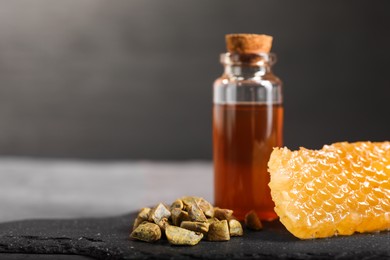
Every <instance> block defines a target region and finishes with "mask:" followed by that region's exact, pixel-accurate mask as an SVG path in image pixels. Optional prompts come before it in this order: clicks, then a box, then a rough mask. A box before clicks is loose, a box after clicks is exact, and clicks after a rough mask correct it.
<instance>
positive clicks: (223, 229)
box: [207, 220, 230, 241]
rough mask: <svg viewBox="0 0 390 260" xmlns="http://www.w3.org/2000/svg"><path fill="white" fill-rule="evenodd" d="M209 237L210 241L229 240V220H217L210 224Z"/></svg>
mask: <svg viewBox="0 0 390 260" xmlns="http://www.w3.org/2000/svg"><path fill="white" fill-rule="evenodd" d="M207 239H208V240H210V241H228V240H230V232H229V226H228V223H227V220H222V221H218V222H217V221H215V222H213V223H211V224H210V227H209V232H208V233H207Z"/></svg>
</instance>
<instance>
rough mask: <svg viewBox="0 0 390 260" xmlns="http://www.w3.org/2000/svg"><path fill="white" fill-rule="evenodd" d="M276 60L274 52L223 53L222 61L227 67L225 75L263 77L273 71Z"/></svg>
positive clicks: (244, 77) (243, 77)
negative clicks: (272, 67)
mask: <svg viewBox="0 0 390 260" xmlns="http://www.w3.org/2000/svg"><path fill="white" fill-rule="evenodd" d="M275 62H276V55H275V54H273V53H229V52H227V53H223V54H221V63H222V64H223V66H224V67H225V72H224V75H225V76H227V77H236V78H237V77H239V78H241V79H246V78H254V77H262V76H264V75H265V74H267V73H271V66H272V65H273V64H274V63H275Z"/></svg>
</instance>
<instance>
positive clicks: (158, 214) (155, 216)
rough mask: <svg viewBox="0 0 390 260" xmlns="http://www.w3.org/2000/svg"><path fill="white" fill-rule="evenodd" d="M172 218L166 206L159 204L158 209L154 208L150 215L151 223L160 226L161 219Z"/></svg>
mask: <svg viewBox="0 0 390 260" xmlns="http://www.w3.org/2000/svg"><path fill="white" fill-rule="evenodd" d="M170 216H171V212H170V211H169V210H168V209H167V208H166V207H165V206H164V204H162V203H159V204H158V205H157V206H156V207H154V208H153V209H152V210H151V211H150V213H149V221H150V222H154V223H156V224H158V223H159V222H160V221H161V219H163V218H169V217H170Z"/></svg>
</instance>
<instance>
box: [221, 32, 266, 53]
mask: <svg viewBox="0 0 390 260" xmlns="http://www.w3.org/2000/svg"><path fill="white" fill-rule="evenodd" d="M271 47H272V36H269V35H265V34H243V33H242V34H227V35H226V48H227V50H228V52H235V53H259V52H265V53H269V52H270V50H271Z"/></svg>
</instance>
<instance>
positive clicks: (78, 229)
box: [0, 213, 390, 259]
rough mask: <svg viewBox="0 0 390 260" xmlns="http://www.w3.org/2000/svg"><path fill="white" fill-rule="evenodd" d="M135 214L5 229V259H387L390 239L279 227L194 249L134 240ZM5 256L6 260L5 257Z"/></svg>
mask: <svg viewBox="0 0 390 260" xmlns="http://www.w3.org/2000/svg"><path fill="white" fill-rule="evenodd" d="M135 215H136V214H135V213H134V214H131V215H124V216H119V217H112V218H101V219H99V218H96V219H73V220H27V221H18V222H8V223H3V224H0V253H46V254H79V255H85V256H91V257H94V258H97V259H107V258H110V259H151V258H159V259H195V258H196V259H217V258H218V259H219V258H221V259H222V258H229V259H242V258H262V259H275V258H279V259H281V258H283V259H319V258H320V259H333V258H337V259H362V258H365V257H368V258H369V259H374V258H375V259H378V258H382V259H385V258H386V259H387V258H389V257H390V248H389V245H390V233H389V232H381V233H372V234H355V235H353V236H348V237H333V238H328V239H316V240H299V239H297V238H295V237H293V236H292V235H291V234H290V233H289V232H288V231H287V230H286V229H285V228H284V227H283V226H282V225H281V224H280V222H278V221H275V222H272V223H265V227H264V230H263V231H261V232H253V231H248V230H245V235H244V236H243V237H235V238H232V239H231V240H230V241H229V242H218V243H217V242H208V241H201V242H200V243H199V244H198V245H196V246H194V247H178V246H170V245H169V244H168V242H167V241H166V240H160V241H158V242H157V243H154V244H148V243H144V242H139V241H132V240H129V239H128V235H129V230H130V227H131V225H132V221H133V220H134V218H135ZM0 256H1V255H0Z"/></svg>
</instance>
